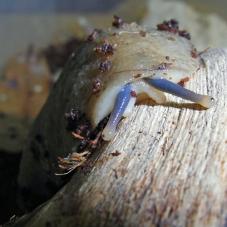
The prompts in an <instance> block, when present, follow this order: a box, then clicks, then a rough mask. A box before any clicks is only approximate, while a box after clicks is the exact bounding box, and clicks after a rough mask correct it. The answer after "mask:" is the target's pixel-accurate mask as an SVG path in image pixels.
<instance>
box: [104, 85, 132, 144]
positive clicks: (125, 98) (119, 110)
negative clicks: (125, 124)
mask: <svg viewBox="0 0 227 227" xmlns="http://www.w3.org/2000/svg"><path fill="white" fill-rule="evenodd" d="M131 91H132V88H131V84H126V85H125V86H124V87H123V88H122V89H121V90H120V92H119V93H118V95H117V97H116V100H115V104H114V108H113V111H112V113H111V115H110V118H109V121H108V123H107V125H106V127H105V128H104V130H103V133H102V137H103V139H104V140H111V139H112V137H113V136H114V135H115V132H116V128H117V125H118V123H119V121H120V120H121V118H122V116H123V114H124V111H125V110H126V108H127V106H128V104H129V101H130V99H131Z"/></svg>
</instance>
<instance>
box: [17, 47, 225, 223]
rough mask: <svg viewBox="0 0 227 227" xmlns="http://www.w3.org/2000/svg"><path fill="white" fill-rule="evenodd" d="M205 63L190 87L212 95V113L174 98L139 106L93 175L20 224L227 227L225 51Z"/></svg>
mask: <svg viewBox="0 0 227 227" xmlns="http://www.w3.org/2000/svg"><path fill="white" fill-rule="evenodd" d="M203 58H204V61H205V65H206V66H205V67H204V68H202V69H201V70H200V71H199V72H198V73H197V75H196V76H195V77H194V78H193V79H192V80H190V82H189V83H188V84H187V87H188V88H190V89H191V90H194V91H196V92H199V93H202V94H209V95H212V96H213V97H214V98H215V100H216V104H215V106H214V107H213V108H211V109H208V110H204V109H202V108H200V107H199V106H198V105H195V104H189V103H185V102H184V101H182V100H180V99H178V98H174V97H173V96H168V98H169V100H171V101H169V102H168V103H167V104H166V105H164V106H163V105H154V106H146V105H141V106H137V107H136V108H135V109H134V111H133V114H132V115H131V116H130V117H128V118H127V119H125V120H123V121H122V123H121V124H120V126H119V130H118V133H117V135H116V137H115V138H114V140H113V141H111V142H110V143H108V144H107V145H105V146H104V147H103V148H102V150H101V151H98V152H97V153H96V154H94V155H93V156H92V157H91V159H92V160H96V161H95V165H94V167H93V168H92V171H91V172H90V173H89V174H85V173H84V171H77V172H76V173H75V174H74V176H73V177H72V179H71V180H70V182H69V183H68V184H67V185H66V186H65V187H64V188H62V189H61V190H60V191H59V192H58V193H57V194H56V195H55V196H54V197H53V198H52V199H50V200H49V201H48V202H46V204H44V205H42V206H40V207H39V208H37V209H36V210H34V211H33V212H32V213H31V214H28V215H26V216H24V217H22V218H20V219H19V220H18V221H16V223H15V224H14V226H32V227H35V226H52V225H53V226H80V227H81V226H89V227H90V226H99V227H100V226H105V227H106V226H226V225H227V111H226V110H227V109H226V106H227V101H226V100H227V92H226V89H227V50H224V49H213V50H208V51H207V52H205V53H204V54H203Z"/></svg>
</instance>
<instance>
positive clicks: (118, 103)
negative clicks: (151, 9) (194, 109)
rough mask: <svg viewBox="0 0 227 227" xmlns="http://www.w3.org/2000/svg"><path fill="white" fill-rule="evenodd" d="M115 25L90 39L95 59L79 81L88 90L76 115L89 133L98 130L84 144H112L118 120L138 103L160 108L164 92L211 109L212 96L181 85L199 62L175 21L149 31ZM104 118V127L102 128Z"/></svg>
mask: <svg viewBox="0 0 227 227" xmlns="http://www.w3.org/2000/svg"><path fill="white" fill-rule="evenodd" d="M116 20H117V21H118V22H119V23H118V24H117V25H119V24H120V25H119V26H116ZM114 25H115V27H114V28H112V29H110V30H108V31H106V32H103V33H99V37H98V38H97V39H96V40H94V41H92V42H93V43H94V46H93V47H91V48H90V51H91V52H92V54H93V55H94V59H93V61H92V62H90V63H88V65H86V70H87V71H86V72H83V73H81V75H82V76H81V77H80V78H79V79H80V80H81V81H80V83H81V84H86V87H90V88H91V89H90V95H89V96H88V99H87V100H86V106H82V107H81V109H82V110H81V111H82V112H83V113H84V114H85V116H86V119H87V120H88V121H89V124H90V125H91V130H90V131H92V130H95V129H97V128H99V132H98V131H97V130H96V133H93V134H92V133H91V134H89V136H88V138H86V141H90V142H88V144H93V145H94V141H96V142H97V141H98V139H97V138H96V135H97V136H98V138H102V139H103V140H105V141H110V140H112V139H113V137H114V136H115V134H116V130H117V126H118V123H119V121H120V120H121V119H122V117H127V116H129V115H130V113H131V111H132V109H133V107H134V105H135V103H136V101H137V100H141V99H144V98H150V99H152V100H154V101H155V102H156V103H159V104H162V103H165V102H166V96H165V94H164V93H165V92H166V93H170V94H172V95H175V96H178V97H181V98H183V99H186V100H189V101H192V102H194V103H198V104H200V105H201V106H203V107H205V108H210V107H211V106H212V105H213V103H214V99H213V98H212V97H210V96H207V95H201V94H197V93H195V92H193V91H190V90H188V89H186V88H184V87H183V86H181V85H184V83H185V82H186V81H188V80H189V78H192V76H193V75H194V74H195V73H196V72H197V71H198V69H199V68H200V67H201V65H202V59H201V57H200V55H199V54H197V53H196V52H195V50H196V49H195V48H194V46H193V45H192V43H191V41H190V40H189V39H190V35H189V33H188V32H186V31H184V30H179V25H178V22H177V21H176V20H170V21H165V22H163V23H162V24H159V25H158V26H157V29H152V30H150V31H146V30H145V29H144V28H142V27H141V26H139V25H137V24H135V23H131V24H127V23H123V22H122V21H121V20H120V19H119V18H116V17H115V20H114ZM141 31H143V33H142V35H141ZM112 47H114V48H112ZM107 53H108V54H107ZM96 78H99V79H98V80H96ZM79 79H78V81H79ZM94 81H95V82H94ZM82 82H83V83H82ZM178 83H179V84H178ZM81 86H82V85H81ZM94 91H95V92H94ZM103 119H105V122H107V123H105V124H101V123H100V122H102V121H103ZM100 125H101V126H100ZM91 135H92V136H91ZM76 138H78V136H77V137H76ZM84 141H85V140H84ZM91 141H92V142H91Z"/></svg>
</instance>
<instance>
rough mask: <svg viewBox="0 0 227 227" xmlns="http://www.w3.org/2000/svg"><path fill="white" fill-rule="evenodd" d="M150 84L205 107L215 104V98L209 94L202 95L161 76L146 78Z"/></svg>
mask: <svg viewBox="0 0 227 227" xmlns="http://www.w3.org/2000/svg"><path fill="white" fill-rule="evenodd" d="M144 81H146V82H147V83H148V84H149V85H151V86H153V87H155V88H156V89H158V90H161V91H163V92H167V93H170V94H172V95H175V96H178V97H180V98H183V99H186V100H190V101H192V102H195V103H198V104H200V105H201V106H203V107H206V108H210V107H211V106H213V104H214V99H213V98H212V97H210V96H208V95H200V94H197V93H195V92H193V91H190V90H188V89H186V88H184V87H182V86H180V85H179V84H175V83H173V82H171V81H169V80H167V79H164V78H163V77H160V76H153V77H152V78H144Z"/></svg>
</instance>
